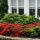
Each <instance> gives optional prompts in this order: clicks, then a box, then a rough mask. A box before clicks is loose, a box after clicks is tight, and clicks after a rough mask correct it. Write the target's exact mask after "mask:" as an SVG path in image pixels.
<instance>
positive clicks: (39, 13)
mask: <svg viewBox="0 0 40 40" xmlns="http://www.w3.org/2000/svg"><path fill="white" fill-rule="evenodd" d="M37 4H38V5H37V6H38V15H40V0H38V1H37Z"/></svg>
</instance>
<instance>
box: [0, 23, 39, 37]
mask: <svg viewBox="0 0 40 40" xmlns="http://www.w3.org/2000/svg"><path fill="white" fill-rule="evenodd" d="M36 25H40V23H39V22H33V24H28V25H23V24H22V23H17V24H11V23H7V22H4V23H0V35H8V36H14V37H15V36H16V37H17V36H24V35H25V32H24V29H25V28H28V27H32V26H36Z"/></svg>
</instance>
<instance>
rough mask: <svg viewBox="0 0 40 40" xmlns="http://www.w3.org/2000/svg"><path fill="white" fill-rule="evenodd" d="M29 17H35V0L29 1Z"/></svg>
mask: <svg viewBox="0 0 40 40" xmlns="http://www.w3.org/2000/svg"><path fill="white" fill-rule="evenodd" d="M29 11H30V15H35V0H29Z"/></svg>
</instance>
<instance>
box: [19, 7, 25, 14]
mask: <svg viewBox="0 0 40 40" xmlns="http://www.w3.org/2000/svg"><path fill="white" fill-rule="evenodd" d="M19 14H20V15H22V14H24V8H23V7H19Z"/></svg>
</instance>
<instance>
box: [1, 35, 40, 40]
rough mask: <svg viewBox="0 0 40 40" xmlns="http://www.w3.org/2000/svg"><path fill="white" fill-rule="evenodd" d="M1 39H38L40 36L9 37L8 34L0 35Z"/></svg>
mask: <svg viewBox="0 0 40 40" xmlns="http://www.w3.org/2000/svg"><path fill="white" fill-rule="evenodd" d="M0 38H1V39H18V40H40V38H22V37H10V36H3V35H0Z"/></svg>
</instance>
